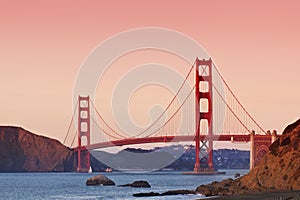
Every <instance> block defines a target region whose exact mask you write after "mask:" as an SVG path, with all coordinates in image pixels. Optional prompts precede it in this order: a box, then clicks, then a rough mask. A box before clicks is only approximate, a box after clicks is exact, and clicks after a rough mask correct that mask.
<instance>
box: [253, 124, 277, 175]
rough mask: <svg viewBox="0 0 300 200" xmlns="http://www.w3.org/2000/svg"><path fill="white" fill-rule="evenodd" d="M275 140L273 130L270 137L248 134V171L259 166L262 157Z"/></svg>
mask: <svg viewBox="0 0 300 200" xmlns="http://www.w3.org/2000/svg"><path fill="white" fill-rule="evenodd" d="M276 139H277V132H276V131H275V130H274V131H273V132H272V134H270V135H255V132H254V131H251V133H250V170H251V169H253V168H254V167H255V166H257V165H258V164H259V162H260V161H261V159H262V158H263V156H264V155H265V154H266V153H267V152H268V151H269V146H270V145H271V144H272V143H273V142H275V140H276Z"/></svg>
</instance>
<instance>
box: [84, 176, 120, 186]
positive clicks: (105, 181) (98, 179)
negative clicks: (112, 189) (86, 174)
mask: <svg viewBox="0 0 300 200" xmlns="http://www.w3.org/2000/svg"><path fill="white" fill-rule="evenodd" d="M86 185H88V186H94V185H116V184H115V183H114V182H113V181H112V180H110V179H109V178H107V177H106V176H104V175H101V174H100V175H97V176H94V177H92V178H89V179H88V180H87V181H86Z"/></svg>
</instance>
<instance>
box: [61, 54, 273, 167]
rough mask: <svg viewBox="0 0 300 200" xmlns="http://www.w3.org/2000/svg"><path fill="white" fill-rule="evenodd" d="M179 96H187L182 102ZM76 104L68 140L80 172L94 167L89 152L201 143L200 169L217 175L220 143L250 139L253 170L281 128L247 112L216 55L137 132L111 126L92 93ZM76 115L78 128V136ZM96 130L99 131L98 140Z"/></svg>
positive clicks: (197, 159)
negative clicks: (215, 149)
mask: <svg viewBox="0 0 300 200" xmlns="http://www.w3.org/2000/svg"><path fill="white" fill-rule="evenodd" d="M190 79H192V82H193V83H192V84H191V85H192V86H191V87H188V88H189V89H188V90H187V89H186V88H187V87H185V86H186V85H187V84H188V82H189V80H190ZM179 96H181V97H183V98H181V102H180V103H179V104H178V103H176V101H177V100H178V98H179ZM76 107H77V110H76V111H74V114H73V116H72V120H71V123H70V125H69V129H68V131H67V134H66V137H65V139H64V143H66V142H67V141H69V142H70V146H71V147H72V148H73V149H74V150H76V151H77V152H78V168H77V170H78V171H88V169H89V168H90V153H89V150H94V149H100V148H105V147H113V146H123V145H133V144H145V143H170V142H195V149H196V154H195V167H194V173H214V171H215V170H214V165H213V142H214V141H231V142H250V143H251V145H250V146H251V148H250V168H253V167H254V166H255V165H257V164H258V162H259V161H260V159H261V158H262V156H263V155H264V154H265V153H266V152H267V151H268V147H269V145H270V144H271V143H272V142H273V141H275V139H276V137H277V135H276V131H273V132H272V133H270V131H265V130H264V129H263V128H262V127H261V126H260V125H259V124H258V123H257V122H256V121H255V119H254V118H253V117H252V116H251V115H250V114H249V113H248V112H247V110H246V109H245V108H244V107H243V105H242V104H241V103H240V101H239V100H238V99H237V97H236V96H235V95H234V93H233V92H232V90H231V89H230V87H229V86H228V84H227V83H226V81H225V80H224V78H223V77H222V75H221V74H220V73H219V71H218V69H217V67H216V66H215V64H214V63H213V61H212V60H211V59H208V60H205V59H203V60H200V59H198V58H196V61H195V62H194V64H193V65H192V66H190V69H189V71H188V73H187V76H186V77H185V79H184V81H183V82H182V84H181V85H180V87H179V88H178V90H177V92H176V94H175V95H174V97H173V98H172V99H171V100H170V103H169V104H168V105H167V106H166V107H165V109H164V111H163V112H162V113H161V114H160V115H159V117H158V118H157V119H156V120H154V122H153V123H152V124H151V125H150V126H148V127H147V128H145V129H144V130H142V131H140V132H139V133H135V134H134V135H132V134H126V133H124V132H123V131H120V130H119V129H118V128H114V127H113V126H112V125H110V124H109V123H108V122H107V121H106V120H105V119H104V117H103V116H102V115H101V113H100V112H99V111H98V110H97V109H96V106H95V103H94V102H93V101H92V99H91V98H90V97H89V96H85V97H83V96H79V97H78V102H77V105H76ZM76 113H77V116H78V117H77V118H78V121H77V130H75V131H74V132H73V135H72V134H71V132H72V131H71V127H72V124H73V122H74V118H75V116H76ZM91 113H93V115H92V114H91ZM184 114H185V115H184ZM165 115H167V116H168V117H167V118H166V119H164V118H163V117H164V116H165ZM182 116H184V117H182ZM92 130H94V131H92ZM92 134H94V135H96V137H94V138H96V139H95V141H93V140H92V137H91V136H92ZM76 138H77V142H76V143H77V144H76V143H75V140H76Z"/></svg>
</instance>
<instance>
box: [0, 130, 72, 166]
mask: <svg viewBox="0 0 300 200" xmlns="http://www.w3.org/2000/svg"><path fill="white" fill-rule="evenodd" d="M75 159H76V156H75V153H74V152H73V151H72V150H71V149H69V148H67V147H66V146H64V145H62V144H61V143H60V142H59V141H58V140H54V139H50V138H47V137H44V136H39V135H35V134H33V133H31V132H29V131H26V130H24V129H23V128H20V127H9V126H1V127H0V172H66V171H75V166H76V165H75V163H76V160H75Z"/></svg>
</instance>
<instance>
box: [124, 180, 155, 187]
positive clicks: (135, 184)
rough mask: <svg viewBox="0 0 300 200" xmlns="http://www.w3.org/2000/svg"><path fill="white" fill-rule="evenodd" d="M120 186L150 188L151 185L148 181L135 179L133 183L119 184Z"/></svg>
mask: <svg viewBox="0 0 300 200" xmlns="http://www.w3.org/2000/svg"><path fill="white" fill-rule="evenodd" d="M119 186H120V187H135V188H150V187H151V185H150V184H149V183H148V182H147V181H134V182H133V183H128V184H124V185H119Z"/></svg>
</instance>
